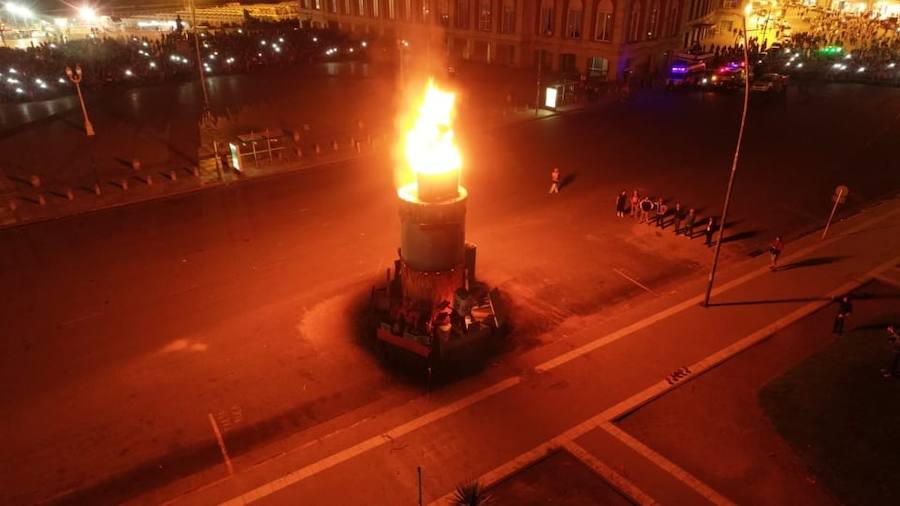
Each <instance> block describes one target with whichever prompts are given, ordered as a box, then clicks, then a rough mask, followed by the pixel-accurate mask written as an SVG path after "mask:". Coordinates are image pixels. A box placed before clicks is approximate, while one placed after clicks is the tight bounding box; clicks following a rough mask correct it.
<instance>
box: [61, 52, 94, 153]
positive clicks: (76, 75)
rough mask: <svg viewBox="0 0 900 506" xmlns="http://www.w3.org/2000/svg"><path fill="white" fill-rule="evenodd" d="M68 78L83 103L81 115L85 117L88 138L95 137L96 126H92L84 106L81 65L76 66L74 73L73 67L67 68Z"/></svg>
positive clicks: (85, 129)
mask: <svg viewBox="0 0 900 506" xmlns="http://www.w3.org/2000/svg"><path fill="white" fill-rule="evenodd" d="M66 77H68V78H69V81H72V84H74V85H75V91H77V92H78V102H80V103H81V113H82V114H83V115H84V131H85V133H87V136H88V137H93V136H94V125H91V120H90V119H88V113H87V108H86V107H85V106H84V96H82V95H81V78H82V73H81V65H75V71H74V72H73V71H72V67H68V66H67V67H66Z"/></svg>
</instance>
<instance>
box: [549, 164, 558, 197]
mask: <svg viewBox="0 0 900 506" xmlns="http://www.w3.org/2000/svg"><path fill="white" fill-rule="evenodd" d="M549 193H559V168H558V167H553V170H552V171H550V192H549Z"/></svg>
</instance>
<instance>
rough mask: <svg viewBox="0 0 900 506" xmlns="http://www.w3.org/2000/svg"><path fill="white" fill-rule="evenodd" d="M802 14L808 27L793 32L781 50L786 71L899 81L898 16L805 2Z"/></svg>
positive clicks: (810, 74) (852, 78) (803, 74)
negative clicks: (815, 6) (823, 7)
mask: <svg viewBox="0 0 900 506" xmlns="http://www.w3.org/2000/svg"><path fill="white" fill-rule="evenodd" d="M800 17H801V19H802V20H803V21H804V22H805V23H806V24H808V29H807V30H804V31H802V32H796V33H793V34H792V35H791V37H790V38H789V39H788V40H786V41H785V43H784V48H783V50H782V51H780V54H778V55H777V56H778V57H779V60H778V61H779V63H780V64H781V65H782V66H783V68H784V69H785V70H784V71H785V72H789V73H791V74H795V75H798V76H807V77H811V76H816V77H823V78H827V79H832V80H854V81H877V82H885V83H892V84H897V83H900V68H898V63H900V28H898V25H897V20H896V18H894V19H880V18H879V17H878V16H877V15H875V14H874V13H849V12H839V11H829V10H820V9H810V8H805V7H804V8H802V10H801V12H800ZM798 64H802V65H799V66H798Z"/></svg>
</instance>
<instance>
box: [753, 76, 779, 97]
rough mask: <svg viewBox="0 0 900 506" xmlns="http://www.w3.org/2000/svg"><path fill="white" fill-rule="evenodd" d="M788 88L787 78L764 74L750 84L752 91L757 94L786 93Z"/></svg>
mask: <svg viewBox="0 0 900 506" xmlns="http://www.w3.org/2000/svg"><path fill="white" fill-rule="evenodd" d="M786 87H787V76H784V75H781V74H763V75H761V76H760V77H759V78H758V79H755V80H754V81H753V82H752V83H751V84H750V91H752V92H756V93H777V94H781V93H784V90H785V88H786Z"/></svg>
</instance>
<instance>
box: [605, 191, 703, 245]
mask: <svg viewBox="0 0 900 506" xmlns="http://www.w3.org/2000/svg"><path fill="white" fill-rule="evenodd" d="M626 214H627V215H629V216H631V217H632V218H637V219H638V223H646V224H647V225H656V226H657V227H659V228H666V227H668V226H669V225H671V226H672V231H673V232H674V233H675V235H684V236H685V237H687V238H689V239H693V238H694V231H695V229H696V227H697V226H698V225H702V226H703V232H702V233H703V235H704V236H705V238H706V240H705V244H706V245H707V246H711V245H712V238H713V233H714V232H715V230H716V220H715V218H714V217H712V216H707V217H706V219H705V220H701V219H700V218H699V217H698V216H697V210H696V209H694V208H693V207H690V208H685V207H683V206H682V205H681V202H676V203H675V205H674V206H673V207H671V208H670V207H669V206H668V205H667V204H666V201H665V199H663V198H662V197H656V198H655V199H653V198H651V197H650V196H649V195H641V193H640V192H639V191H638V190H634V191H633V192H631V196H629V195H628V193H627V192H626V191H625V190H622V191H621V192H619V194H618V196H616V216H618V217H619V218H624V217H625V215H626Z"/></svg>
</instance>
